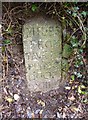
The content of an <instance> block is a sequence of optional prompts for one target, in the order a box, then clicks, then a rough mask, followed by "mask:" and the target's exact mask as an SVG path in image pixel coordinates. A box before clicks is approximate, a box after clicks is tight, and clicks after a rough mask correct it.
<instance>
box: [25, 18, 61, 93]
mask: <svg viewBox="0 0 88 120" xmlns="http://www.w3.org/2000/svg"><path fill="white" fill-rule="evenodd" d="M61 43H62V39H61V25H60V23H58V21H56V20H51V19H46V18H43V17H38V18H32V19H31V20H30V21H28V22H27V23H26V24H24V26H23V46H24V57H25V66H26V78H27V82H28V87H29V90H30V91H31V92H35V91H42V92H47V91H49V90H52V89H56V88H58V87H59V86H60V83H61V64H62V62H61V60H62V56H61V52H62V46H61Z"/></svg>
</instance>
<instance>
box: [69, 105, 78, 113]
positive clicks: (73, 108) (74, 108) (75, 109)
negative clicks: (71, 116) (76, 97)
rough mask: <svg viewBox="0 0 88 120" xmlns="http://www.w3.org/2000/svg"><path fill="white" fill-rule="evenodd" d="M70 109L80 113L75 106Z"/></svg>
mask: <svg viewBox="0 0 88 120" xmlns="http://www.w3.org/2000/svg"><path fill="white" fill-rule="evenodd" d="M70 108H71V110H72V111H73V112H78V111H79V108H77V107H75V106H71V107H70Z"/></svg>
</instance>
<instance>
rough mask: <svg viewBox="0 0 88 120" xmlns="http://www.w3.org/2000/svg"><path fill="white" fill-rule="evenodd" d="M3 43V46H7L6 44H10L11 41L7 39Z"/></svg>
mask: <svg viewBox="0 0 88 120" xmlns="http://www.w3.org/2000/svg"><path fill="white" fill-rule="evenodd" d="M3 42H4V44H5V45H8V44H10V43H11V41H10V40H9V39H6V40H4V41H3Z"/></svg>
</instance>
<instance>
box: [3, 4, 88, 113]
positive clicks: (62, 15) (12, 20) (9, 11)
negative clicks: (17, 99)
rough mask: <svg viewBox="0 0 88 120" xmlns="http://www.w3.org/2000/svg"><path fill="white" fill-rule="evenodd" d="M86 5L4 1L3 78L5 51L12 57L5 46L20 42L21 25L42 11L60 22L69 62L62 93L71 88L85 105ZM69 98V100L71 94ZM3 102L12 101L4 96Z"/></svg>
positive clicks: (87, 101) (87, 87) (87, 94)
mask: <svg viewBox="0 0 88 120" xmlns="http://www.w3.org/2000/svg"><path fill="white" fill-rule="evenodd" d="M13 4H14V5H13ZM8 6H9V7H8ZM13 6H15V7H13ZM87 8H88V3H84V2H83V3H78V2H74V3H70V2H69V3H67V2H65V3H62V2H61V3H56V2H53V3H4V4H3V19H2V29H3V32H2V36H3V38H2V56H3V66H4V68H3V69H4V72H3V78H4V77H5V76H6V75H7V73H8V66H9V63H8V53H9V54H10V56H11V58H12V59H13V54H12V51H10V50H9V46H12V45H16V44H19V43H20V42H21V40H22V25H23V24H24V23H25V21H26V20H27V19H29V18H30V17H33V16H35V15H36V14H45V15H46V16H47V17H51V18H54V17H56V18H57V19H58V20H59V22H61V25H62V32H63V35H62V38H63V42H62V47H63V53H62V55H63V59H67V60H68V63H69V66H67V68H66V70H67V71H68V75H69V80H68V84H67V85H66V86H65V90H66V93H69V94H70V93H71V92H69V90H71V91H72V90H73V91H74V92H75V93H76V95H77V96H80V98H79V99H81V100H80V102H81V103H85V104H88V98H87V97H88V78H87V72H88V68H87V57H88V55H87V46H88V45H87V44H88V43H87V42H88V41H87V39H88V36H87V34H88V33H87V32H88V28H87V24H88V23H87V20H88V18H87V16H88V11H87ZM13 62H14V60H13ZM69 99H70V100H73V97H71V98H69ZM7 101H8V102H9V101H13V100H12V99H10V98H9V100H8V98H7ZM76 110H77V109H76ZM76 110H75V111H76Z"/></svg>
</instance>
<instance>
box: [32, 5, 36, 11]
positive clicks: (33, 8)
mask: <svg viewBox="0 0 88 120" xmlns="http://www.w3.org/2000/svg"><path fill="white" fill-rule="evenodd" d="M31 9H32V11H33V12H35V11H36V10H37V5H36V4H32V8H31Z"/></svg>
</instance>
